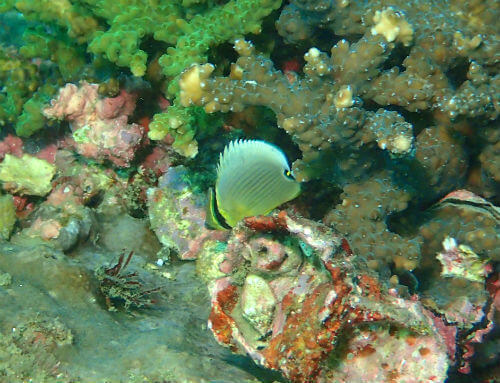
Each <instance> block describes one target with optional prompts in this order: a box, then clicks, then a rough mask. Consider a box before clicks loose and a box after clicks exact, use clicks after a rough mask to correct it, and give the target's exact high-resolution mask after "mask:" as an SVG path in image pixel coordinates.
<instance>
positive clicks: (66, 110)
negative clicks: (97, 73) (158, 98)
mask: <svg viewBox="0 0 500 383" xmlns="http://www.w3.org/2000/svg"><path fill="white" fill-rule="evenodd" d="M135 102H136V96H135V95H134V94H131V93H128V92H126V91H125V90H122V91H121V92H120V94H119V95H118V96H116V97H106V98H103V97H101V96H100V95H99V94H98V85H97V84H89V83H87V82H82V83H80V85H79V86H76V85H75V84H66V85H65V86H64V87H63V88H61V90H60V91H59V95H58V96H57V98H55V99H53V100H52V101H51V105H50V106H49V107H47V108H45V109H44V111H43V113H44V114H45V116H47V117H48V118H55V119H59V120H62V119H65V120H67V121H69V123H70V126H71V130H72V132H73V140H74V143H73V144H74V147H75V148H76V150H77V151H78V153H80V154H81V155H83V156H85V157H88V158H92V159H95V160H97V161H100V162H102V161H104V160H109V161H111V162H113V163H114V164H115V165H116V166H120V167H128V166H130V162H131V161H132V160H133V159H134V156H135V152H136V151H137V149H139V148H140V147H141V144H142V142H143V139H144V133H145V132H144V128H143V127H142V126H141V125H139V124H135V123H133V124H129V123H128V118H129V116H130V115H131V114H132V113H133V111H134V108H135Z"/></svg>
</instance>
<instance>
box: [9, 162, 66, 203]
mask: <svg viewBox="0 0 500 383" xmlns="http://www.w3.org/2000/svg"><path fill="white" fill-rule="evenodd" d="M55 173H56V167H55V166H54V165H52V164H50V163H49V162H47V161H45V160H41V159H39V158H36V157H33V156H30V155H29V154H24V155H23V156H22V157H21V158H18V157H16V156H13V155H10V154H6V155H5V158H4V160H3V162H2V163H1V164H0V181H2V182H3V183H4V188H6V187H8V189H9V190H10V191H12V192H14V193H19V194H27V195H35V196H44V195H46V194H48V193H49V192H50V191H51V190H52V184H51V183H50V181H51V180H52V177H54V175H55Z"/></svg>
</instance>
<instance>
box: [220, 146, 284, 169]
mask: <svg viewBox="0 0 500 383" xmlns="http://www.w3.org/2000/svg"><path fill="white" fill-rule="evenodd" d="M257 159H258V160H259V161H270V162H271V163H279V164H281V166H283V167H284V168H285V169H287V170H289V169H290V167H289V166H288V161H287V159H286V157H285V155H284V154H283V152H282V151H281V150H280V149H278V148H277V147H276V146H274V145H272V144H269V143H267V142H264V141H258V140H235V141H231V142H230V143H229V144H228V145H227V146H226V147H225V148H224V152H223V153H220V155H219V164H218V165H217V176H218V177H220V176H221V175H223V174H224V172H226V171H227V170H228V169H230V168H232V167H239V166H242V165H245V164H246V163H248V162H251V161H255V160H257Z"/></svg>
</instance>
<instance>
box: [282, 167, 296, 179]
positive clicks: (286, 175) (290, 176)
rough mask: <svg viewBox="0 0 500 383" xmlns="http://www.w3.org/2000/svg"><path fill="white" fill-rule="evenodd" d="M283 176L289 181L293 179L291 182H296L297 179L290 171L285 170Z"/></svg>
mask: <svg viewBox="0 0 500 383" xmlns="http://www.w3.org/2000/svg"><path fill="white" fill-rule="evenodd" d="M283 175H284V176H285V177H286V178H288V179H291V180H294V181H295V177H294V176H293V174H292V172H291V171H290V170H288V169H285V170H283Z"/></svg>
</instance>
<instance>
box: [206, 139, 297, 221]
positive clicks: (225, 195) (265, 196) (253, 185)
mask: <svg viewBox="0 0 500 383" xmlns="http://www.w3.org/2000/svg"><path fill="white" fill-rule="evenodd" d="M299 193H300V183H299V182H297V181H296V180H295V178H294V177H293V175H292V172H291V170H290V166H289V165H288V161H287V159H286V156H285V154H284V153H283V152H282V151H281V150H280V149H279V148H277V147H276V146H274V145H271V144H269V143H267V142H265V141H259V140H235V141H231V142H230V143H229V144H228V145H227V146H226V147H225V148H224V151H223V152H222V153H221V154H220V157H219V164H218V166H217V181H216V182H215V188H213V189H210V194H209V201H208V209H207V219H206V224H207V226H208V227H210V228H212V229H219V230H222V229H230V228H231V227H233V226H234V225H236V223H238V221H240V220H241V219H243V218H245V217H252V216H255V215H265V214H268V213H269V212H270V211H271V210H273V209H274V208H276V207H278V206H279V205H281V204H283V203H285V202H287V201H290V200H292V199H294V198H295V197H297V196H298V195H299Z"/></svg>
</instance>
